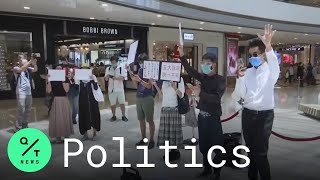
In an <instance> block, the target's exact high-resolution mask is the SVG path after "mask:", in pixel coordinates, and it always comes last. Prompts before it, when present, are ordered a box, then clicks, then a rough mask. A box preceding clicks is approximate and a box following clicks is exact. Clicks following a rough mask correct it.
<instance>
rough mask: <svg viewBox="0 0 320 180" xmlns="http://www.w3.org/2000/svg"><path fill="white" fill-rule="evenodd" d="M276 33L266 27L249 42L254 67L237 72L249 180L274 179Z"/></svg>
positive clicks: (251, 61) (278, 69)
mask: <svg viewBox="0 0 320 180" xmlns="http://www.w3.org/2000/svg"><path fill="white" fill-rule="evenodd" d="M275 32H276V31H273V30H272V25H266V26H265V34H264V35H263V36H261V35H258V36H259V39H254V40H252V41H251V42H250V43H249V54H250V59H249V60H250V63H251V64H252V66H253V67H252V68H250V69H247V70H246V71H244V69H243V67H239V70H238V79H237V83H236V88H235V94H234V96H237V97H238V98H241V99H242V100H243V106H244V110H243V112H242V128H243V135H244V139H245V142H246V145H247V147H248V148H249V149H250V153H249V154H248V155H249V158H250V160H251V163H250V165H249V172H248V176H249V179H250V180H257V179H258V173H259V174H260V179H261V180H270V179H271V173H270V165H269V161H268V157H267V154H268V147H269V137H270V135H271V130H272V125H273V119H274V111H273V109H274V85H275V84H276V82H277V80H278V77H279V73H280V68H279V63H278V60H277V57H276V55H275V53H274V51H273V49H272V46H271V40H272V37H273V35H274V33H275Z"/></svg>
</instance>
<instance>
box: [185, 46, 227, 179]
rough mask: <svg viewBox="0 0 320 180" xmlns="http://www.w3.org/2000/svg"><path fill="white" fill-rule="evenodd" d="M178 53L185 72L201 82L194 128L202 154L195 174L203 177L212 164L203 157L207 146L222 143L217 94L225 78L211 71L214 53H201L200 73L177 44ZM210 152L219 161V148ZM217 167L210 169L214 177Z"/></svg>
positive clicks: (208, 147) (218, 96)
mask: <svg viewBox="0 0 320 180" xmlns="http://www.w3.org/2000/svg"><path fill="white" fill-rule="evenodd" d="M179 53H180V56H181V63H182V65H183V66H184V68H185V69H186V71H187V73H188V74H189V75H190V76H191V77H193V78H195V79H197V80H198V81H200V83H201V91H200V95H199V96H200V101H199V104H198V108H199V109H200V113H199V117H198V129H199V147H200V152H201V153H202V155H203V166H204V170H203V172H202V173H201V174H200V175H199V176H200V177H206V176H209V175H211V174H212V168H211V165H210V164H209V162H208V159H207V154H208V151H209V149H210V148H211V147H212V146H214V145H220V146H223V132H222V126H221V121H220V116H221V115H222V111H221V97H222V95H223V94H224V91H225V89H226V81H225V78H224V77H223V76H220V75H218V74H217V72H216V71H215V68H216V66H217V62H218V59H217V57H216V56H215V55H214V54H210V53H207V54H205V55H204V56H203V57H202V59H203V63H202V65H201V69H202V73H199V72H198V71H197V70H195V69H193V68H192V67H191V66H190V65H189V63H188V61H187V59H186V57H185V56H184V53H183V46H180V47H179ZM214 152H215V157H214V159H213V162H214V163H215V164H220V163H221V161H222V158H223V157H222V152H221V151H220V150H215V151H214ZM220 171H221V168H219V169H216V168H215V169H214V174H213V175H214V177H213V179H214V180H217V179H219V178H220Z"/></svg>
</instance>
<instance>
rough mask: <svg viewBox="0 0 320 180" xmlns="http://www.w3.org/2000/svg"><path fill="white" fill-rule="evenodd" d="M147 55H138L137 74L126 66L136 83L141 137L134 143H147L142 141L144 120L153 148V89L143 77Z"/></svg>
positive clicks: (151, 147)
mask: <svg viewBox="0 0 320 180" xmlns="http://www.w3.org/2000/svg"><path fill="white" fill-rule="evenodd" d="M148 59H149V57H148V55H147V54H145V53H143V54H140V55H139V56H138V63H139V65H140V69H139V70H138V74H133V73H132V71H131V70H130V69H129V68H128V70H129V74H130V76H131V79H132V80H133V82H135V83H136V84H137V105H136V107H137V114H138V119H139V122H140V130H141V135H142V139H141V141H139V142H138V143H137V144H136V145H137V146H141V145H148V144H147V143H145V142H144V141H143V139H144V138H146V128H147V127H146V121H147V122H148V123H149V128H150V139H149V145H148V148H149V149H153V148H154V146H155V141H154V132H155V124H154V120H153V114H154V98H153V90H152V86H153V85H152V81H151V80H149V79H144V78H143V67H144V65H143V63H144V61H145V60H148Z"/></svg>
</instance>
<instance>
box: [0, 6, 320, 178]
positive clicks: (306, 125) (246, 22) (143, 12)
mask: <svg viewBox="0 0 320 180" xmlns="http://www.w3.org/2000/svg"><path fill="white" fill-rule="evenodd" d="M319 8H320V0H242V1H241V2H240V1H234V0H223V1H214V2H213V1H210V0H1V2H0V113H1V114H0V167H5V169H4V170H2V171H0V176H1V177H4V179H50V178H52V179H53V178H55V179H56V178H59V177H68V178H79V179H89V178H90V179H98V177H99V179H102V177H103V178H108V179H119V178H120V176H121V174H122V173H123V172H122V169H121V168H112V163H118V162H119V143H118V142H116V141H112V137H117V136H122V137H124V138H125V147H124V152H125V161H126V162H128V163H131V164H137V163H142V160H143V153H142V152H143V151H141V150H137V149H136V147H135V143H136V142H138V141H139V140H140V136H141V134H140V129H139V121H138V117H137V113H136V103H137V98H136V92H137V87H136V86H135V83H133V80H132V79H131V77H130V76H129V75H128V78H126V80H125V95H126V114H127V117H128V119H129V121H128V122H123V121H121V120H119V121H116V122H110V121H109V119H110V118H111V117H112V112H111V109H110V102H109V98H108V90H107V89H106V88H107V83H106V81H105V79H104V76H105V73H106V69H108V68H109V67H110V66H111V61H110V59H111V57H112V56H118V57H119V62H118V63H119V64H121V63H126V62H127V61H128V54H129V48H130V45H131V44H132V43H134V42H136V41H139V43H138V47H137V51H136V54H137V55H138V54H140V53H147V54H148V55H149V59H150V60H154V61H160V62H161V61H170V60H172V59H173V58H174V57H175V55H176V52H177V45H178V44H179V41H180V39H179V35H180V34H179V24H181V29H182V30H181V38H182V41H183V43H184V49H183V50H184V54H185V55H186V58H187V61H188V63H189V65H190V66H192V67H193V68H194V69H196V70H197V71H199V72H201V64H202V56H203V55H204V54H205V53H212V54H214V55H215V56H217V58H218V62H217V67H216V72H217V73H218V74H219V75H221V76H223V77H225V79H226V82H225V83H226V91H225V93H224V95H223V97H222V101H221V105H222V116H221V119H222V120H223V119H230V120H229V121H227V122H225V123H222V128H223V132H224V133H232V132H240V133H241V132H242V126H241V108H239V107H238V106H236V105H235V104H237V102H235V101H234V99H232V97H231V96H232V93H233V91H234V89H235V85H236V80H237V65H236V64H237V63H238V62H239V59H241V60H242V61H243V62H244V63H245V64H248V63H249V57H250V55H249V41H250V40H252V39H254V38H257V37H258V36H257V34H263V33H264V31H263V29H264V27H265V25H266V24H272V25H273V28H274V29H276V30H277V31H276V33H275V35H274V37H273V39H272V47H273V50H274V52H275V54H276V56H277V59H278V62H279V66H280V75H279V79H278V82H277V83H276V85H275V88H274V101H275V108H274V112H275V118H274V123H273V129H272V130H273V132H275V133H274V134H273V135H271V137H270V144H269V154H268V156H269V161H270V167H271V172H272V177H273V178H272V179H275V180H280V179H281V180H284V179H286V180H302V179H306V180H319V179H320V173H319V169H320V142H319V140H320V121H319V119H320V113H319V112H320V105H319V104H320V93H319V92H320V86H319V85H320V19H319V17H320V10H319ZM21 54H22V55H24V57H25V58H26V59H30V57H31V56H35V57H36V58H37V66H38V68H39V69H38V72H35V73H33V74H32V80H33V88H32V96H33V103H32V108H31V117H30V122H29V127H32V128H36V129H39V130H41V131H43V132H45V133H46V134H48V133H49V129H48V124H49V116H48V107H47V106H46V101H47V99H46V80H45V79H44V78H43V75H44V74H46V73H47V68H48V67H50V66H55V65H58V64H60V65H62V66H63V67H67V68H69V67H72V68H74V67H75V68H86V67H91V68H92V69H93V74H94V75H95V76H96V77H97V81H98V84H99V85H100V87H101V90H102V91H103V93H104V96H105V102H100V103H99V108H100V114H101V131H100V132H99V134H98V138H97V140H96V141H87V142H85V143H84V151H83V153H82V154H81V155H79V156H77V157H74V158H70V160H69V161H70V162H69V163H70V164H69V166H70V167H69V168H64V167H63V162H64V154H63V150H64V149H63V145H52V156H51V160H50V162H49V164H48V165H47V166H46V167H45V168H44V169H43V170H41V171H39V172H36V173H27V174H24V173H21V172H20V171H19V170H17V169H15V167H14V166H12V165H11V163H10V161H9V159H8V157H7V144H8V142H9V140H10V138H11V137H12V136H13V134H14V126H15V122H16V119H17V115H16V114H17V113H16V111H17V100H16V89H15V86H14V85H13V84H12V81H13V79H14V78H15V75H14V73H13V68H14V67H15V66H17V65H18V55H21ZM133 64H134V66H138V62H137V61H135V62H134V63H133ZM301 66H303V67H304V70H303V72H304V75H303V77H302V79H301V80H300V79H299V75H298V72H299V69H300V68H301ZM310 66H311V67H310ZM291 67H293V75H292V77H291V75H290V82H289V81H288V77H289V76H287V73H288V72H289V69H290V68H291ZM310 68H311V69H310ZM308 71H310V72H311V74H312V80H310V79H308V78H310V77H307V74H308V73H309V72H308ZM181 77H182V78H183V80H184V82H185V83H186V84H192V85H196V83H197V81H196V80H195V79H194V78H193V77H191V76H190V75H188V73H187V71H186V70H185V69H184V68H182V70H181ZM291 78H292V79H291ZM301 83H302V85H303V86H301ZM186 87H187V86H186ZM187 92H188V93H190V92H191V91H190V90H189V91H188V90H187ZM190 96H191V95H190ZM161 102H162V99H161V97H160V96H156V97H155V112H154V121H155V126H156V135H155V137H157V129H158V128H159V125H160V118H161V116H160V114H161ZM305 106H307V107H308V108H305ZM310 109H311V110H310ZM198 111H199V110H197V109H196V112H197V113H199V112H198ZM88 113H89V111H88ZM117 116H118V117H121V112H120V108H119V109H117ZM230 117H231V118H230ZM182 124H183V137H184V139H188V138H191V137H196V138H198V129H197V128H191V127H188V126H187V125H185V117H184V116H182ZM74 130H75V132H74V135H73V136H72V137H73V138H79V139H80V138H81V135H80V133H79V127H78V124H75V125H74ZM277 135H278V136H277ZM241 143H242V144H245V143H244V142H243V140H242V141H241ZM93 145H101V146H103V147H104V148H105V149H106V151H107V153H108V160H107V164H106V165H105V166H104V167H103V168H99V169H95V168H92V167H90V166H89V165H88V163H87V162H86V161H87V159H86V152H88V149H89V148H90V147H91V146H93ZM72 148H76V147H74V146H73V147H72ZM163 154H164V153H163V150H159V149H157V148H156V149H154V150H150V151H149V160H150V161H152V162H153V163H155V164H156V168H141V169H139V168H138V170H139V172H140V175H141V177H142V179H143V180H145V179H159V180H160V179H163V180H164V179H168V180H169V179H195V178H193V177H194V175H195V174H196V173H197V172H198V171H200V170H201V169H199V168H187V169H186V168H185V167H183V165H184V164H186V163H190V162H191V151H189V150H181V159H180V160H179V161H178V162H177V163H178V164H179V167H178V168H175V169H170V168H167V167H166V166H165V164H164V161H163V159H162V156H163ZM92 156H93V162H95V163H99V162H100V161H101V153H100V152H94V153H93V155H92ZM197 161H199V163H201V161H202V156H201V153H200V151H199V150H197ZM133 167H135V165H133ZM1 169H3V168H1ZM62 175H63V176H62ZM246 178H247V168H244V169H237V168H230V167H226V168H223V170H222V175H221V179H228V180H243V179H246ZM1 179H3V178H1Z"/></svg>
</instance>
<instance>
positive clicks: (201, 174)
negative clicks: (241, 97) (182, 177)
mask: <svg viewBox="0 0 320 180" xmlns="http://www.w3.org/2000/svg"><path fill="white" fill-rule="evenodd" d="M211 174H212V170H211V169H204V170H203V171H202V172H201V173H200V174H198V175H197V178H204V177H209V176H210V175H211Z"/></svg>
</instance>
